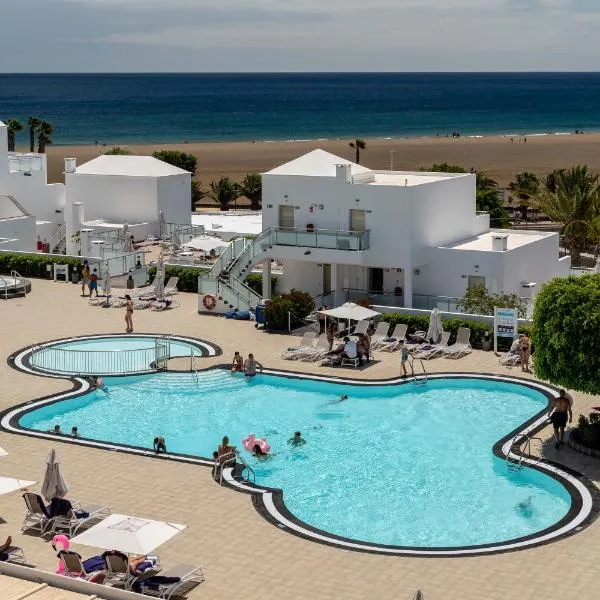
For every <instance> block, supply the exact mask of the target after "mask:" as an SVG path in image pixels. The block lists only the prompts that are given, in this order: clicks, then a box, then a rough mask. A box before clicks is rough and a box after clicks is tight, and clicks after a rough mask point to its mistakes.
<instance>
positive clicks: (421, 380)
mask: <svg viewBox="0 0 600 600" xmlns="http://www.w3.org/2000/svg"><path fill="white" fill-rule="evenodd" d="M415 360H418V361H419V362H420V363H421V370H422V371H423V374H422V375H416V374H415V366H414V363H415ZM408 364H409V366H410V374H411V376H412V378H413V383H416V384H420V385H423V384H425V383H427V369H426V368H425V363H424V362H423V360H422V359H421V358H417V359H415V357H414V356H411V355H410V354H409V355H408Z"/></svg>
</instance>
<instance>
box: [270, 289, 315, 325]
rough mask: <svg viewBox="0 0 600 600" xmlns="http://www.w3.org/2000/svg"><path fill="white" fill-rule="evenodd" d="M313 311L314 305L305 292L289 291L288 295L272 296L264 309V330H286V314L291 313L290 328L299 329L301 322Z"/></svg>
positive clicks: (310, 297)
mask: <svg viewBox="0 0 600 600" xmlns="http://www.w3.org/2000/svg"><path fill="white" fill-rule="evenodd" d="M313 310H315V303H314V300H313V299H312V296H311V295H310V294H308V293H306V292H300V291H298V290H294V289H292V290H290V292H289V294H282V295H281V296H274V297H273V298H271V300H269V301H267V304H266V309H265V318H266V328H267V329H269V330H272V331H284V330H286V329H287V328H288V312H290V313H292V327H293V328H296V327H301V326H302V325H303V321H302V320H301V319H305V318H306V317H307V316H308V315H309V314H310V313H311V312H312V311H313Z"/></svg>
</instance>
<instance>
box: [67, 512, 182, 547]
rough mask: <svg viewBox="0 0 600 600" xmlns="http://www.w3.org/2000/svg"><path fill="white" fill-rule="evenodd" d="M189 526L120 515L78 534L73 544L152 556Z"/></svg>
mask: <svg viewBox="0 0 600 600" xmlns="http://www.w3.org/2000/svg"><path fill="white" fill-rule="evenodd" d="M185 527H186V526H185V525H179V524H178V523H166V522H164V521H152V520H150V519H142V518H139V517H129V516H127V515H118V514H116V515H110V516H108V517H107V518H106V519H104V520H102V521H101V522H100V523H98V524H97V525H94V526H93V527H90V528H89V529H88V530H87V531H84V532H83V533H80V534H79V535H76V536H75V537H74V538H72V539H71V543H73V544H85V545H86V546H94V547H95V548H105V549H107V550H120V551H121V552H125V553H127V554H148V553H149V552H152V550H154V549H155V548H157V547H158V546H160V545H161V544H164V543H165V542H166V541H167V540H170V539H171V538H172V537H173V536H174V535H176V534H178V533H179V532H180V531H183V530H184V529H185Z"/></svg>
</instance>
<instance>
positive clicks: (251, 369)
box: [231, 351, 263, 377]
mask: <svg viewBox="0 0 600 600" xmlns="http://www.w3.org/2000/svg"><path fill="white" fill-rule="evenodd" d="M257 369H258V370H259V371H260V372H261V373H262V372H263V366H262V364H261V363H259V362H258V361H257V360H256V359H255V358H254V354H252V352H250V354H248V358H247V359H246V360H244V357H243V356H242V355H241V354H240V353H239V352H237V351H236V353H235V354H234V355H233V360H232V361H231V372H232V373H244V375H245V376H246V377H254V376H255V375H256V370H257Z"/></svg>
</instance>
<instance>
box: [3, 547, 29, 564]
mask: <svg viewBox="0 0 600 600" xmlns="http://www.w3.org/2000/svg"><path fill="white" fill-rule="evenodd" d="M2 552H3V553H4V554H7V555H8V558H7V559H6V562H12V563H26V562H27V559H26V558H25V552H24V550H23V548H20V547H19V546H9V547H8V548H5V549H4V550H2Z"/></svg>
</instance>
